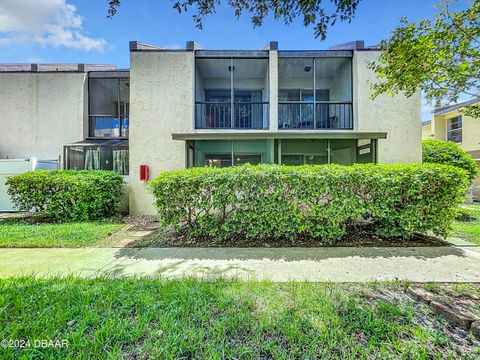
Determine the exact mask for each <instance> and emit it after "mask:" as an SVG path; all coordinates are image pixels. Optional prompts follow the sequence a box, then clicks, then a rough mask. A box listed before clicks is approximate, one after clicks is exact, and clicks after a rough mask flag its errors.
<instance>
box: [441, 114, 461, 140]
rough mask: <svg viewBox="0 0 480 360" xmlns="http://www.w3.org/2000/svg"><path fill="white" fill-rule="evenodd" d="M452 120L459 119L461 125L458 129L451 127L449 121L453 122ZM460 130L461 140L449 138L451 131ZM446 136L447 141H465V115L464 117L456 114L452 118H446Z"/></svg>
mask: <svg viewBox="0 0 480 360" xmlns="http://www.w3.org/2000/svg"><path fill="white" fill-rule="evenodd" d="M452 120H457V122H458V121H459V122H460V127H459V128H457V129H453V130H452V129H449V122H451V121H452ZM459 130H460V141H455V140H451V139H449V134H450V132H452V131H459ZM445 138H446V140H447V141H451V142H454V143H456V144H461V143H463V117H462V115H457V116H454V117H452V118H448V119H446V121H445Z"/></svg>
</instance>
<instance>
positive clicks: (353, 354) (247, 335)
mask: <svg viewBox="0 0 480 360" xmlns="http://www.w3.org/2000/svg"><path fill="white" fill-rule="evenodd" d="M285 266H288V265H285ZM168 269H170V268H166V269H162V268H161V269H158V270H159V271H168ZM115 270H116V272H115V274H116V275H119V274H122V272H121V271H122V269H121V267H119V268H118V269H117V268H115ZM403 286H405V284H404V283H397V284H396V285H395V284H392V285H390V284H388V285H384V284H378V283H376V284H328V283H318V282H303V281H299V282H297V281H291V282H286V283H282V282H281V283H272V282H266V281H262V282H260V281H239V280H228V279H222V278H220V279H216V280H208V279H188V278H187V279H173V280H166V279H162V278H161V277H160V278H157V277H155V278H150V277H138V278H131V277H120V276H117V277H115V280H112V277H111V276H109V277H105V278H99V277H95V278H93V279H81V278H78V277H77V278H74V277H62V278H51V277H49V278H48V279H41V278H34V277H28V278H9V279H1V280H0V294H1V296H0V309H2V311H1V312H0V339H5V340H7V341H8V340H13V339H22V340H29V341H31V342H32V343H33V341H34V339H51V340H55V339H59V340H61V339H65V340H67V341H68V346H64V347H52V346H49V347H44V348H40V347H33V346H30V347H28V346H17V347H13V346H12V347H8V346H7V347H4V348H0V357H1V358H2V359H332V360H333V359H438V358H442V359H475V358H476V359H478V355H479V354H480V351H479V350H478V346H475V345H476V344H477V343H476V341H475V340H474V339H472V338H471V337H468V336H467V335H466V334H464V333H466V332H463V333H461V332H458V331H455V332H451V331H446V330H445V321H442V320H441V318H440V317H439V316H438V315H435V314H433V312H432V311H428V307H426V306H421V305H419V304H418V303H415V302H412V301H411V300H409V299H408V298H407V297H406V296H405V294H404V289H403ZM399 287H400V288H399ZM425 323H428V324H429V325H428V326H425V325H424V324H425ZM460 341H461V344H462V346H458V343H459V342H460ZM439 354H440V355H439Z"/></svg>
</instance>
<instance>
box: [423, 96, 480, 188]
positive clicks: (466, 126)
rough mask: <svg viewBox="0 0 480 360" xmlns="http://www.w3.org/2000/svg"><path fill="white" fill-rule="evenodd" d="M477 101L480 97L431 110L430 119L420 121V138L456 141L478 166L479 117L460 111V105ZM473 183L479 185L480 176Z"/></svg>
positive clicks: (479, 159)
mask: <svg viewBox="0 0 480 360" xmlns="http://www.w3.org/2000/svg"><path fill="white" fill-rule="evenodd" d="M477 103H480V98H477V99H473V100H470V101H465V102H462V103H459V104H454V105H448V106H444V107H441V108H437V109H435V110H433V112H432V120H431V121H427V122H423V123H422V138H423V139H437V140H444V141H453V142H456V143H458V144H459V145H460V146H461V147H462V148H463V149H464V150H465V151H466V152H467V153H469V154H470V155H472V157H473V158H474V159H475V160H476V161H477V164H478V165H479V166H480V119H473V118H471V117H469V116H465V115H462V114H461V113H460V109H461V108H462V107H465V106H467V105H472V104H477ZM474 183H475V185H480V178H477V179H476V180H475V181H474Z"/></svg>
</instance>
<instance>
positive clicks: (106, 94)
mask: <svg viewBox="0 0 480 360" xmlns="http://www.w3.org/2000/svg"><path fill="white" fill-rule="evenodd" d="M88 91H89V119H90V121H89V136H90V137H128V127H129V113H130V80H129V79H127V78H90V79H89V83H88Z"/></svg>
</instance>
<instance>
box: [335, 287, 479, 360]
mask: <svg viewBox="0 0 480 360" xmlns="http://www.w3.org/2000/svg"><path fill="white" fill-rule="evenodd" d="M405 285H406V283H397V284H395V283H393V284H389V285H387V286H385V285H381V284H369V285H363V286H362V285H359V284H349V285H344V286H345V287H347V288H350V289H354V290H355V293H356V296H357V298H360V299H362V301H361V302H360V303H359V305H360V306H362V304H364V306H376V305H378V304H379V303H381V302H383V303H390V304H396V305H398V304H402V303H403V304H408V303H410V304H412V306H411V311H412V314H411V315H412V316H411V321H412V322H413V323H414V324H416V325H419V326H420V327H422V328H428V329H430V331H431V332H432V334H434V333H435V334H436V335H435V338H437V339H438V340H437V341H440V343H441V342H443V341H448V342H449V343H450V345H451V347H452V348H453V349H455V351H456V352H457V356H458V358H463V357H462V355H461V354H474V353H475V352H476V351H477V349H478V348H479V346H480V337H475V336H472V333H473V331H472V330H470V331H469V330H468V329H465V328H462V327H460V326H457V325H456V324H454V323H452V322H450V321H449V320H448V319H447V318H445V317H444V316H442V315H439V314H436V313H435V312H433V311H432V309H431V307H430V306H429V304H428V303H425V302H423V301H421V300H417V299H412V296H411V295H410V294H409V292H408V289H409V288H412V287H413V288H417V289H423V285H424V284H410V287H406V286H405ZM435 285H438V288H439V291H441V290H440V289H442V288H443V289H448V288H449V287H450V286H451V285H450V284H437V283H436V284H435ZM455 285H460V286H464V287H468V288H470V286H471V285H472V286H477V285H478V284H454V286H455ZM478 289H480V285H478ZM442 338H443V341H441V340H442ZM433 345H434V344H432V349H431V352H432V353H436V352H437V351H438V347H437V346H440V347H441V345H440V344H435V345H436V346H433ZM444 345H446V344H444ZM440 358H442V357H440Z"/></svg>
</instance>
